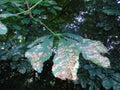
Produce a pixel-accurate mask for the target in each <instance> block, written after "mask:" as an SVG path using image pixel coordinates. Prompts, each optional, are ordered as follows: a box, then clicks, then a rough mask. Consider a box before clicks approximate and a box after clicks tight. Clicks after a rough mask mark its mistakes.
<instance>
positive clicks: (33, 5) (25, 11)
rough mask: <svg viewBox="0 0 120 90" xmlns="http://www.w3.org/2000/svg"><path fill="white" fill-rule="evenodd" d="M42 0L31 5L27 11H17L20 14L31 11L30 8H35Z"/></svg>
mask: <svg viewBox="0 0 120 90" xmlns="http://www.w3.org/2000/svg"><path fill="white" fill-rule="evenodd" d="M41 2H42V0H40V1H38V2H37V3H36V4H34V5H33V6H32V7H30V8H29V9H28V10H26V11H23V12H20V13H17V15H20V14H23V13H26V12H29V11H30V10H32V9H33V8H35V7H36V6H37V5H38V4H39V3H41Z"/></svg>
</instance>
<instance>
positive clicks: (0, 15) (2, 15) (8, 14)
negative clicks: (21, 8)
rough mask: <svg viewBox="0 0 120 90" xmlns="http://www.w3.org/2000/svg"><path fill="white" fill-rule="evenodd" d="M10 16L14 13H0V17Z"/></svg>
mask: <svg viewBox="0 0 120 90" xmlns="http://www.w3.org/2000/svg"><path fill="white" fill-rule="evenodd" d="M12 16H16V14H11V13H5V14H0V17H1V18H7V17H12Z"/></svg>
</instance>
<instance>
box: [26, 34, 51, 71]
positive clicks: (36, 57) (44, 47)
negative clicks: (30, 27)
mask: <svg viewBox="0 0 120 90" xmlns="http://www.w3.org/2000/svg"><path fill="white" fill-rule="evenodd" d="M41 39H43V37H42V38H41ZM52 46H53V38H50V35H47V36H45V38H44V40H43V43H41V44H39V45H36V46H34V47H32V48H30V49H29V50H28V51H27V52H26V53H25V56H26V57H27V58H28V59H29V61H30V63H31V65H32V67H33V68H34V69H35V70H36V71H37V72H39V73H41V71H42V68H43V63H44V62H45V61H46V60H48V59H49V58H50V56H51V55H52V50H51V48H52Z"/></svg>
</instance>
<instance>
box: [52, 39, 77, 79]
mask: <svg viewBox="0 0 120 90" xmlns="http://www.w3.org/2000/svg"><path fill="white" fill-rule="evenodd" d="M78 59H79V50H78V47H77V45H76V41H74V40H71V39H67V40H65V39H61V40H60V42H59V45H58V49H57V52H56V55H55V57H54V59H53V62H54V65H53V67H52V72H53V74H54V76H55V77H58V78H60V79H62V80H65V79H71V80H77V70H78V68H79V62H78Z"/></svg>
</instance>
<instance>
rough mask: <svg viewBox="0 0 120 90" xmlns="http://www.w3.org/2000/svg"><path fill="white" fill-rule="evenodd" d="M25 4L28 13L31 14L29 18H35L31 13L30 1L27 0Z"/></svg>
mask: <svg viewBox="0 0 120 90" xmlns="http://www.w3.org/2000/svg"><path fill="white" fill-rule="evenodd" d="M25 2H26V5H27V9H28V10H29V11H28V12H29V16H30V18H33V15H32V13H31V10H30V6H29V3H28V0H25Z"/></svg>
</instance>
